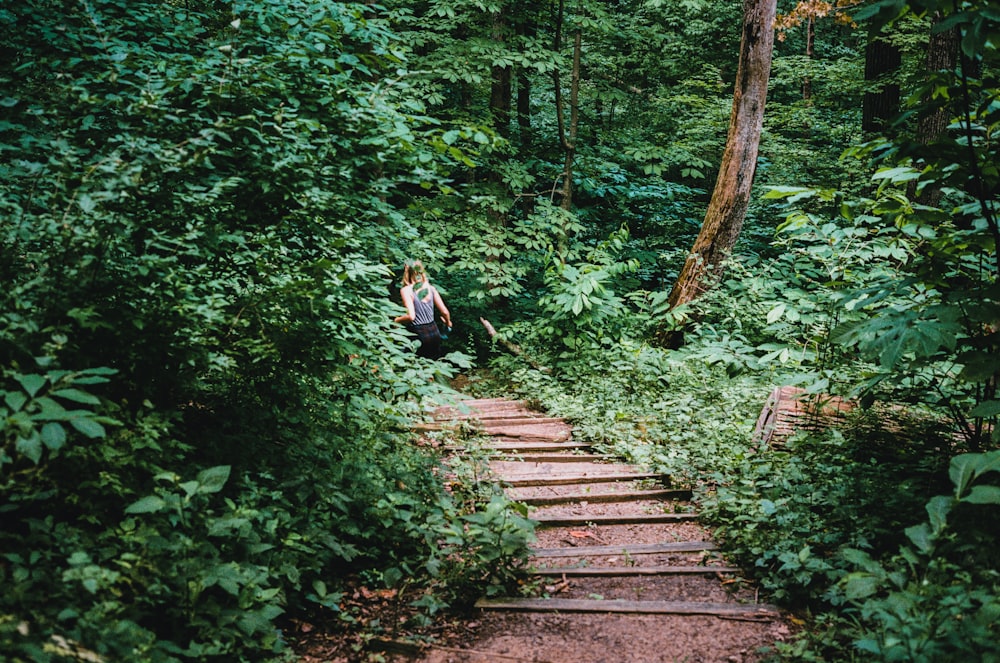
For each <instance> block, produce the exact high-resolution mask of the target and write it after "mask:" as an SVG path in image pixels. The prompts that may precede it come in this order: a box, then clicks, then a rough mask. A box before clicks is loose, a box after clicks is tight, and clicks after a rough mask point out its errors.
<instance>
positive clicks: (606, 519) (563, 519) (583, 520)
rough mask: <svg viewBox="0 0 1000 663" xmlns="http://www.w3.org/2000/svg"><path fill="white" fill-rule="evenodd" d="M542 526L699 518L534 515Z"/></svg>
mask: <svg viewBox="0 0 1000 663" xmlns="http://www.w3.org/2000/svg"><path fill="white" fill-rule="evenodd" d="M531 519H532V520H534V521H536V522H537V523H539V525H540V526H541V527H571V526H573V525H580V526H584V525H588V524H591V523H593V524H594V525H654V524H657V523H681V522H689V521H694V520H698V514H697V513H637V514H635V515H630V516H532V517H531Z"/></svg>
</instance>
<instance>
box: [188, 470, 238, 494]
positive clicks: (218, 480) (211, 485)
mask: <svg viewBox="0 0 1000 663" xmlns="http://www.w3.org/2000/svg"><path fill="white" fill-rule="evenodd" d="M231 470H232V466H230V465H217V466H215V467H210V468H208V469H207V470H202V471H201V472H199V473H198V476H197V477H196V479H197V481H198V492H199V493H217V492H219V491H220V490H222V487H223V486H225V485H226V481H228V480H229V473H230V471H231Z"/></svg>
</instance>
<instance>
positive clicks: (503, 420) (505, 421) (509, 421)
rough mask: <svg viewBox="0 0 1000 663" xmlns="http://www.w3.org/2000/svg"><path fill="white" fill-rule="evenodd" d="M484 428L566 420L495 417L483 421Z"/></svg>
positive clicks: (549, 423)
mask: <svg viewBox="0 0 1000 663" xmlns="http://www.w3.org/2000/svg"><path fill="white" fill-rule="evenodd" d="M483 424H484V425H485V427H486V428H499V427H507V426H510V427H514V428H516V427H518V426H549V425H552V424H563V425H565V424H566V422H565V421H564V420H562V419H560V418H558V417H509V418H508V417H496V418H488V419H486V420H484V421H483Z"/></svg>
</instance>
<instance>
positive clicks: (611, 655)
mask: <svg viewBox="0 0 1000 663" xmlns="http://www.w3.org/2000/svg"><path fill="white" fill-rule="evenodd" d="M436 420H437V422H438V423H437V424H432V425H431V427H435V426H446V425H450V424H449V422H452V423H453V422H455V421H457V420H465V421H466V422H467V423H472V424H474V425H476V426H478V427H479V428H481V429H482V430H483V431H484V432H486V433H488V434H489V435H490V436H491V439H492V444H491V445H490V446H491V448H492V449H493V453H494V456H495V460H493V461H491V470H492V472H493V473H494V474H495V476H496V478H497V480H498V481H500V482H503V483H504V485H505V486H506V490H507V493H508V495H510V496H511V497H512V498H514V499H517V500H520V501H524V502H526V503H527V504H529V505H531V507H532V511H531V513H530V516H531V517H532V518H533V519H536V520H538V521H540V523H541V525H540V527H539V531H538V540H537V542H536V544H535V546H534V553H533V563H534V567H535V569H536V572H537V574H538V575H539V576H540V577H541V578H542V583H541V587H542V589H541V591H540V593H539V595H538V596H536V597H509V598H504V599H491V600H482V601H480V602H479V603H477V614H476V615H475V616H474V617H473V618H472V619H470V620H469V621H468V622H467V623H466V624H465V626H466V632H465V637H464V638H462V639H461V640H460V641H459V642H452V643H449V644H448V646H444V645H437V646H434V647H431V648H429V649H427V650H426V651H425V652H423V653H422V655H421V656H419V657H415V658H414V657H411V658H407V659H406V660H408V661H414V662H419V663H481V662H485V661H497V662H504V661H507V662H518V661H520V662H528V661H531V662H534V663H543V662H546V663H570V662H572V663H662V662H665V661H685V662H688V663H697V662H706V661H713V662H714V661H724V662H732V661H738V662H748V661H754V660H757V659H758V658H759V655H758V653H757V650H758V649H759V648H760V647H762V646H767V645H770V644H773V643H774V642H775V641H776V640H780V639H782V638H784V637H785V636H787V635H788V633H789V628H788V625H787V622H786V619H785V616H783V615H782V614H781V613H780V611H778V610H777V609H776V608H775V607H773V606H769V605H764V604H761V603H759V602H757V601H756V593H755V590H754V587H753V586H752V585H751V584H750V583H748V582H747V581H745V580H744V579H743V578H741V577H740V573H739V570H738V569H735V568H732V567H730V566H728V565H726V564H725V562H724V561H723V560H721V559H720V557H719V556H718V554H717V553H716V551H715V545H714V544H713V543H712V540H711V535H710V533H709V532H708V531H707V530H706V529H704V528H703V527H701V526H700V525H699V524H698V516H697V513H695V509H694V505H693V504H692V503H691V502H690V501H689V500H690V491H689V490H687V489H686V488H685V487H684V486H673V485H671V483H670V479H669V477H662V476H655V475H651V474H649V473H647V472H644V471H642V470H641V469H640V468H636V467H632V466H628V465H624V464H621V463H617V462H613V461H612V460H610V459H608V458H605V457H601V456H598V455H596V454H593V453H591V452H590V451H589V450H588V448H587V446H586V445H581V444H579V443H576V442H574V441H573V439H572V430H571V427H570V426H568V425H567V424H566V423H565V422H564V421H562V420H560V419H553V418H550V417H546V416H545V415H542V414H540V413H538V412H533V411H531V410H529V409H528V408H526V407H525V406H524V405H523V404H522V403H520V402H516V401H509V400H505V399H479V400H473V399H470V400H467V401H464V402H463V403H462V405H461V406H459V407H458V408H442V409H439V410H438V411H437V413H436ZM456 451H457V450H456Z"/></svg>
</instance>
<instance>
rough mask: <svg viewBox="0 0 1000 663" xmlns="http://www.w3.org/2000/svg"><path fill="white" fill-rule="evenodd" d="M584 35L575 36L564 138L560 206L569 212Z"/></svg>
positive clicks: (571, 197) (578, 116)
mask: <svg viewBox="0 0 1000 663" xmlns="http://www.w3.org/2000/svg"><path fill="white" fill-rule="evenodd" d="M582 41H583V35H582V33H581V31H580V30H579V29H577V31H576V33H575V34H574V35H573V72H572V73H571V74H570V85H569V132H568V133H567V134H564V135H563V136H562V146H563V150H565V151H566V161H565V165H564V168H563V190H562V201H561V203H560V204H559V206H560V207H561V208H562V209H564V210H568V209H570V208H571V207H572V205H573V161H574V159H575V158H576V130H577V125H578V124H579V122H580V50H581V45H582Z"/></svg>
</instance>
